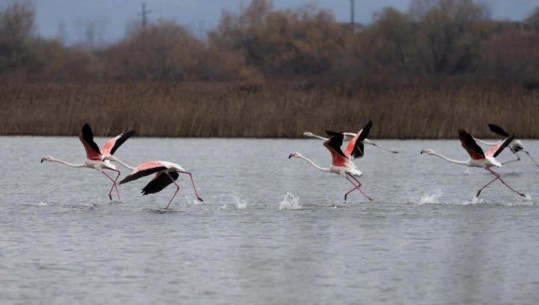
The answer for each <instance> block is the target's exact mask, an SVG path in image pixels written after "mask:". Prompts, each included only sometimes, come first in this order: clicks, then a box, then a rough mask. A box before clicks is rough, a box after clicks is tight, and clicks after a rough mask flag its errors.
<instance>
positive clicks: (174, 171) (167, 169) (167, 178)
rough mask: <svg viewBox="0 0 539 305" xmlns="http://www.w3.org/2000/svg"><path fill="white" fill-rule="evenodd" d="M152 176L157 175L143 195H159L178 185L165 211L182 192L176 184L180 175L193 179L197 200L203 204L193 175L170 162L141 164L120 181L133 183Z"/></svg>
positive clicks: (146, 187) (143, 189)
mask: <svg viewBox="0 0 539 305" xmlns="http://www.w3.org/2000/svg"><path fill="white" fill-rule="evenodd" d="M151 174H155V176H154V178H153V179H152V180H151V181H150V182H149V183H148V184H147V185H146V186H145V187H144V188H142V191H141V193H142V194H143V195H148V194H155V193H158V192H160V191H162V190H163V189H164V188H165V187H167V186H168V185H169V184H172V183H174V184H175V185H176V192H174V195H172V198H170V201H169V202H168V205H167V206H166V207H165V209H168V207H169V206H170V204H171V203H172V200H173V199H174V197H175V196H176V194H177V193H178V191H179V190H180V186H179V185H178V183H176V180H177V179H178V177H179V176H180V175H179V174H186V175H188V176H189V177H190V178H191V183H192V185H193V189H194V191H195V194H196V196H197V199H198V200H199V201H201V202H203V200H202V198H200V196H199V195H198V192H197V189H196V187H195V182H194V181H193V176H192V175H191V173H190V172H188V171H186V170H185V169H184V168H183V167H181V166H180V165H178V164H176V163H172V162H168V161H148V162H144V163H141V164H139V165H137V166H136V167H135V168H134V169H133V171H132V172H131V174H129V175H128V176H127V177H125V178H124V179H123V180H122V181H120V184H124V183H127V182H131V181H134V180H137V179H139V178H142V177H145V176H148V175H151Z"/></svg>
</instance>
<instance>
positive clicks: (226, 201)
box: [219, 195, 247, 210]
mask: <svg viewBox="0 0 539 305" xmlns="http://www.w3.org/2000/svg"><path fill="white" fill-rule="evenodd" d="M219 201H220V202H223V206H222V207H221V209H227V208H228V206H229V205H232V206H234V208H235V209H236V210H245V209H246V208H247V201H245V200H243V199H241V198H240V197H238V196H235V195H222V196H221V198H220V200H219Z"/></svg>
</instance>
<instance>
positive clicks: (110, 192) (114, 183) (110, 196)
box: [101, 169, 122, 201]
mask: <svg viewBox="0 0 539 305" xmlns="http://www.w3.org/2000/svg"><path fill="white" fill-rule="evenodd" d="M110 170H111V171H113V172H116V179H112V178H111V177H110V176H109V175H108V174H107V173H105V171H103V170H102V171H101V172H102V173H103V175H105V176H106V177H107V178H109V180H110V181H112V186H111V187H110V191H109V199H110V200H112V190H113V189H116V195H118V200H119V201H122V199H121V198H120V192H118V186H117V184H116V181H117V180H118V178H119V177H120V171H117V170H114V169H110Z"/></svg>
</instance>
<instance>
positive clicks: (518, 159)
mask: <svg viewBox="0 0 539 305" xmlns="http://www.w3.org/2000/svg"><path fill="white" fill-rule="evenodd" d="M514 154H515V156H517V158H516V159H514V160H511V161H506V162H502V165H505V164H507V163H512V162H517V161H520V156H519V155H517V154H516V153H514Z"/></svg>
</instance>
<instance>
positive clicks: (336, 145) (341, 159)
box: [324, 133, 348, 166]
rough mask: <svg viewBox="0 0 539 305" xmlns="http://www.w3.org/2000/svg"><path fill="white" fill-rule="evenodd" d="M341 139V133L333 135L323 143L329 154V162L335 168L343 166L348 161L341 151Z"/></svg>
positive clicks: (342, 136)
mask: <svg viewBox="0 0 539 305" xmlns="http://www.w3.org/2000/svg"><path fill="white" fill-rule="evenodd" d="M343 138H344V135H343V134H342V133H335V134H334V135H332V136H330V137H329V139H328V140H327V141H325V142H324V146H325V147H326V148H327V149H328V150H329V152H330V153H331V159H332V161H331V162H332V164H333V165H335V166H345V165H346V162H347V161H348V157H347V156H346V155H345V154H344V153H343V152H342V150H341V145H342V142H343Z"/></svg>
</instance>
